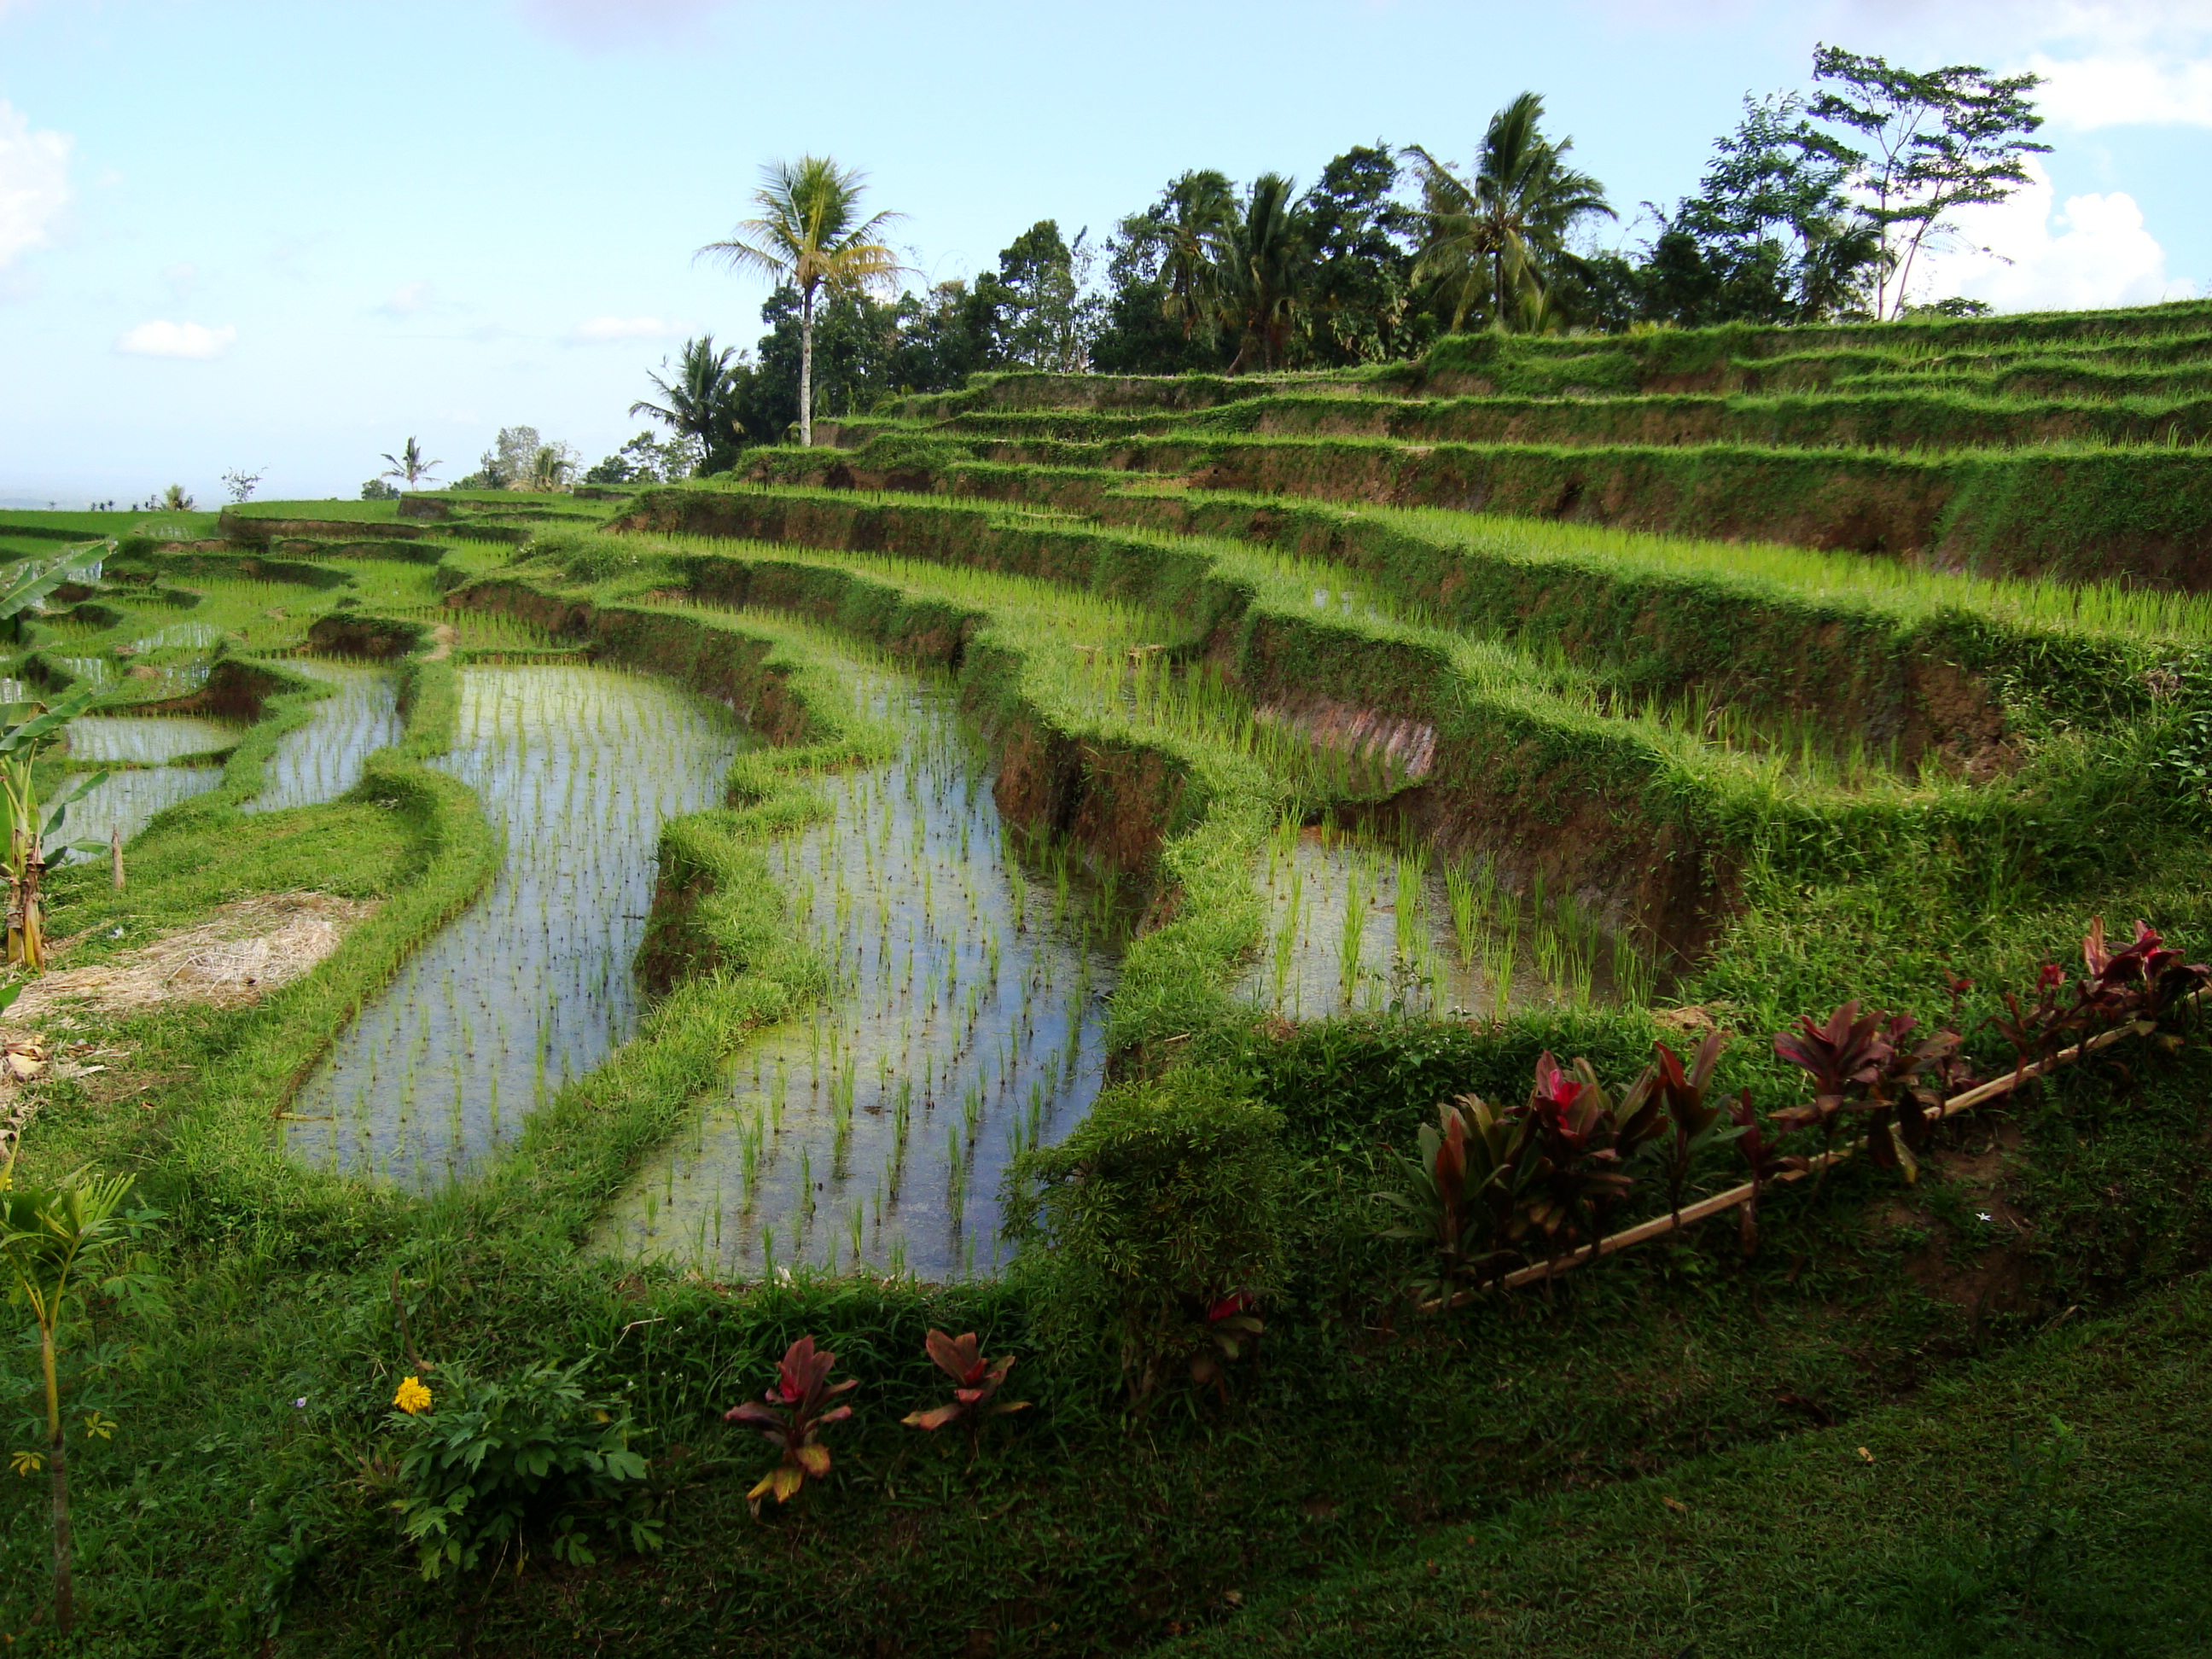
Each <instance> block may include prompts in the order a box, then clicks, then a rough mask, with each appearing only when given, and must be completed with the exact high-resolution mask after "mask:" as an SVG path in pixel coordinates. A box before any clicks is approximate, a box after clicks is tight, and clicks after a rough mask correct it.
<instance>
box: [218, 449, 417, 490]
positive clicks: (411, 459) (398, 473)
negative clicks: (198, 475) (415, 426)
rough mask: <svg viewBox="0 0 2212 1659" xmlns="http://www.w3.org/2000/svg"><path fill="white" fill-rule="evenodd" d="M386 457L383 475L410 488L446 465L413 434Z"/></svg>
mask: <svg viewBox="0 0 2212 1659" xmlns="http://www.w3.org/2000/svg"><path fill="white" fill-rule="evenodd" d="M384 459H386V460H387V461H389V462H391V463H392V465H390V466H388V467H386V469H385V471H384V473H383V476H384V477H387V478H398V479H401V480H403V481H404V482H405V483H406V485H407V487H408V488H409V489H414V488H415V487H416V485H417V484H419V483H422V482H424V481H425V480H426V479H428V477H429V476H430V473H431V471H432V470H433V469H434V468H436V467H441V466H443V465H445V463H444V462H443V461H434V460H430V459H427V458H426V457H425V456H424V455H423V453H422V445H420V444H418V443H416V441H415V440H414V439H413V438H412V437H411V436H410V438H409V439H408V440H407V441H406V442H405V443H404V444H402V445H400V446H399V453H398V454H397V455H389V454H387V455H386V457H385V458H384ZM257 481H258V480H257Z"/></svg>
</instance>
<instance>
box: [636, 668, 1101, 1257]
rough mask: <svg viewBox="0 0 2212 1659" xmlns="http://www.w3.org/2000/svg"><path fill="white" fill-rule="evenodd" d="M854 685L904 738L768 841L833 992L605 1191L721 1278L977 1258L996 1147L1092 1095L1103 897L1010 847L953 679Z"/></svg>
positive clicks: (890, 679)
mask: <svg viewBox="0 0 2212 1659" xmlns="http://www.w3.org/2000/svg"><path fill="white" fill-rule="evenodd" d="M851 683H852V684H854V685H855V687H856V689H857V690H858V691H859V694H860V700H861V702H862V706H863V707H864V708H868V709H870V710H871V711H872V713H873V714H875V715H876V716H877V717H878V718H879V719H881V720H884V721H886V722H887V723H889V724H890V725H891V726H893V727H894V728H895V729H896V731H897V732H899V733H900V734H901V743H900V748H899V751H898V753H897V756H896V758H895V759H894V760H892V761H891V762H890V763H888V764H886V765H881V766H875V767H869V768H864V769H855V770H854V771H850V772H846V773H839V774H833V775H829V776H826V777H824V778H823V780H822V781H821V783H820V787H821V788H822V790H823V793H825V794H826V795H827V796H828V797H829V804H830V805H831V808H832V811H831V813H830V816H829V817H828V818H827V819H825V820H823V821H821V822H818V823H814V824H812V825H810V826H808V827H807V828H805V829H802V830H800V831H799V832H797V833H796V834H794V835H793V836H789V837H787V839H786V840H784V841H783V842H781V843H779V844H778V845H777V846H776V847H775V848H774V849H772V851H771V854H770V857H771V862H772V864H773V865H774V866H775V868H776V870H777V872H778V874H779V876H780V878H781V885H782V887H783V890H784V892H785V894H786V895H787V900H788V902H789V903H790V906H791V909H792V912H793V916H794V919H795V920H796V921H798V922H799V925H800V926H801V927H803V928H804V930H805V933H807V935H808V936H809V937H810V938H811V939H812V940H813V941H814V943H815V944H816V945H817V948H818V949H819V950H820V951H822V953H823V956H824V957H826V958H828V959H829V960H830V961H831V962H832V963H833V964H834V968H835V972H836V989H835V990H834V991H833V992H832V994H830V996H829V998H828V999H827V1000H825V1002H824V1004H823V1006H821V1007H820V1008H819V1009H818V1010H817V1011H816V1012H814V1013H813V1014H812V1015H811V1017H809V1018H804V1019H800V1020H796V1021H793V1022H792V1023H791V1024H787V1025H786V1026H784V1027H781V1028H780V1029H778V1030H773V1031H770V1032H768V1033H765V1034H763V1036H762V1037H761V1038H760V1039H759V1040H758V1041H757V1042H754V1043H753V1044H751V1045H750V1046H749V1047H748V1048H746V1049H745V1051H744V1053H743V1054H741V1055H740V1056H739V1057H738V1060H737V1062H736V1064H735V1066H734V1070H733V1073H732V1077H731V1079H730V1087H729V1092H728V1095H727V1097H726V1098H724V1099H721V1100H720V1101H717V1102H715V1103H713V1104H712V1105H710V1106H709V1107H708V1109H706V1110H705V1111H703V1112H702V1115H700V1117H699V1118H698V1120H697V1121H696V1122H695V1123H694V1124H693V1125H692V1126H691V1127H690V1129H689V1130H688V1131H687V1132H686V1133H684V1134H683V1135H681V1136H680V1137H679V1138H678V1140H677V1142H676V1144H674V1145H673V1146H671V1147H670V1148H669V1149H668V1150H667V1152H665V1154H664V1156H663V1158H661V1160H660V1161H659V1164H658V1165H657V1166H656V1167H653V1168H650V1169H648V1170H647V1171H646V1172H645V1174H644V1175H643V1176H642V1177H641V1179H640V1180H639V1181H638V1182H636V1183H635V1185H634V1186H633V1187H632V1188H631V1189H630V1191H629V1193H627V1194H625V1195H624V1196H623V1199H622V1200H620V1201H619V1202H618V1203H617V1206H615V1208H614V1211H613V1213H612V1216H611V1220H610V1222H609V1224H608V1225H607V1226H606V1227H605V1230H604V1231H603V1235H602V1240H601V1242H602V1243H605V1245H607V1246H608V1247H610V1248H612V1249H617V1250H620V1251H622V1252H623V1253H625V1254H631V1253H641V1254H648V1255H660V1256H666V1257H672V1258H675V1259H677V1260H679V1261H685V1262H688V1263H691V1264H694V1265H696V1266H698V1267H702V1269H704V1270H706V1271H709V1272H716V1273H731V1274H737V1273H748V1274H750V1273H763V1272H772V1271H774V1270H775V1268H777V1267H784V1266H789V1265H791V1264H793V1263H796V1262H801V1261H805V1262H811V1263H815V1264H817V1265H820V1266H823V1267H829V1268H831V1269H833V1270H834V1269H836V1268H838V1267H860V1266H864V1265H865V1266H866V1267H872V1268H874V1269H876V1270H878V1271H881V1272H894V1273H896V1272H910V1273H918V1274H920V1275H921V1276H923V1277H925V1278H930V1279H948V1278H954V1277H957V1276H960V1275H963V1274H969V1273H981V1272H985V1271H987V1270H988V1269H989V1268H991V1267H994V1266H995V1265H996V1264H997V1263H998V1262H999V1261H1000V1260H1001V1259H1002V1258H1003V1256H1004V1255H1005V1251H1004V1247H1003V1246H1002V1245H1001V1243H1000V1239H999V1236H998V1225H999V1205H998V1189H999V1182H1000V1176H1001V1175H1002V1173H1003V1172H1004V1170H1005V1169H1006V1164H1007V1161H1008V1160H1009V1159H1010V1158H1012V1156H1013V1155H1014V1153H1015V1152H1017V1151H1018V1150H1019V1149H1020V1148H1022V1147H1024V1146H1032V1145H1037V1144H1042V1143H1043V1142H1047V1141H1050V1140H1053V1139H1057V1138H1058V1137H1060V1136H1061V1135H1063V1134H1065V1133H1066V1132H1067V1131H1068V1130H1069V1129H1070V1128H1072V1127H1073V1126H1074V1124H1075V1123H1076V1122H1077V1121H1079V1119H1080V1118H1081V1117H1082V1115H1083V1114H1084V1113H1085V1111H1086V1110H1087V1109H1089V1105H1090V1102H1091V1098H1092V1097H1093V1096H1094V1095H1095V1094H1096V1093H1097V1088H1098V1084H1099V1079H1100V1076H1101V1073H1102V1072H1103V1066H1104V1060H1105V1054H1104V1045H1103V1000H1104V994H1105V992H1106V990H1107V988H1108V987H1109V983H1110V981H1111V978H1112V975H1113V960H1112V957H1111V956H1110V955H1109V951H1108V949H1107V948H1106V943H1107V937H1108V933H1109V918H1107V917H1106V916H1105V915H1103V914H1102V910H1101V906H1100V903H1099V901H1098V899H1097V897H1096V896H1094V895H1092V894H1091V893H1090V892H1088V891H1087V890H1086V888H1085V885H1084V884H1082V883H1080V882H1079V881H1077V880H1075V879H1074V878H1072V876H1071V874H1070V872H1069V871H1068V870H1067V868H1066V866H1065V865H1064V864H1061V865H1059V866H1044V867H1043V868H1042V872H1041V871H1040V867H1039V866H1036V865H1032V864H1025V863H1024V861H1023V860H1022V859H1020V858H1019V857H1018V856H1017V855H1016V853H1015V850H1014V848H1013V847H1012V838H1011V836H1009V835H1008V833H1007V832H1006V828H1005V826H1003V825H1002V824H1001V823H1000V818H999V814H998V809H997V806H996V804H995V803H994V799H993V798H992V793H991V779H992V773H991V769H990V767H989V765H988V763H987V758H986V757H985V756H984V755H983V753H982V752H981V745H980V744H978V743H977V742H976V740H975V736H974V734H973V733H972V732H969V731H967V730H966V729H964V726H963V721H962V719H961V717H960V715H959V714H958V711H957V708H956V707H955V706H954V701H953V696H952V693H951V690H950V688H949V687H946V686H945V685H943V684H939V683H936V682H933V681H922V682H917V681H915V679H913V678H909V677H908V676H907V675H905V674H902V673H898V672H896V671H891V670H888V669H884V670H874V669H870V668H867V667H864V666H856V667H854V669H853V670H852V671H851Z"/></svg>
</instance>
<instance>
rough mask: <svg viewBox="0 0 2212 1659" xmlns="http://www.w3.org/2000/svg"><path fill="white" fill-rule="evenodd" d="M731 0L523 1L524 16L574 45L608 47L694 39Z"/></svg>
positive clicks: (597, 47) (596, 47) (595, 47)
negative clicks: (705, 24) (709, 17)
mask: <svg viewBox="0 0 2212 1659" xmlns="http://www.w3.org/2000/svg"><path fill="white" fill-rule="evenodd" d="M727 3H729V0H521V5H522V15H524V16H525V17H526V18H528V19H529V20H530V21H532V23H535V24H536V25H538V27H540V28H542V29H544V30H546V31H547V32H548V33H552V34H556V35H558V36H559V37H560V38H561V39H562V40H566V41H568V43H569V44H570V45H571V46H585V47H590V48H594V49H605V48H606V47H609V46H633V45H636V44H639V43H640V42H642V41H651V42H656V43H665V42H667V41H670V40H684V39H695V38H696V37H697V36H698V34H699V33H701V29H702V25H703V24H704V23H705V22H706V21H707V19H708V16H709V15H711V14H713V13H714V12H716V11H719V10H720V9H722V8H723V6H725V5H726V4H727Z"/></svg>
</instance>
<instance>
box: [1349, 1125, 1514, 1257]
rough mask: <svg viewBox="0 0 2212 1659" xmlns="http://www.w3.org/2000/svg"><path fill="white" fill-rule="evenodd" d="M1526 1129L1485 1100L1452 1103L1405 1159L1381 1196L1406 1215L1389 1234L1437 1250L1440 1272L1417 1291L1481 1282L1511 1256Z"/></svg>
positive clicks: (1424, 1130) (1386, 1231) (1386, 1235)
mask: <svg viewBox="0 0 2212 1659" xmlns="http://www.w3.org/2000/svg"><path fill="white" fill-rule="evenodd" d="M1524 1127H1525V1120H1524V1121H1515V1120H1514V1118H1513V1116H1512V1115H1511V1114H1510V1113H1506V1112H1501V1111H1499V1110H1498V1109H1497V1108H1495V1107H1493V1106H1492V1105H1491V1104H1490V1103H1488V1102H1487V1101H1486V1100H1484V1099H1483V1098H1482V1097H1480V1096H1479V1095H1462V1096H1460V1097H1459V1098H1458V1099H1456V1100H1453V1101H1448V1102H1446V1103H1444V1104H1443V1105H1441V1106H1439V1107H1437V1121H1436V1124H1435V1126H1434V1127H1431V1126H1430V1125H1428V1124H1423V1125H1422V1126H1421V1130H1420V1136H1419V1155H1418V1156H1416V1157H1413V1158H1407V1159H1406V1160H1405V1161H1404V1165H1403V1168H1404V1172H1405V1178H1404V1180H1403V1182H1402V1183H1401V1185H1400V1186H1399V1187H1398V1188H1395V1190H1391V1191H1387V1192H1383V1193H1378V1194H1376V1197H1378V1198H1379V1199H1381V1200H1383V1202H1384V1203H1385V1204H1389V1205H1390V1206H1393V1207H1395V1208H1396V1209H1398V1210H1400V1211H1402V1212H1404V1213H1405V1215H1406V1216H1407V1220H1406V1221H1404V1222H1401V1223H1400V1224H1398V1225H1395V1226H1391V1227H1387V1228H1385V1229H1384V1230H1383V1233H1382V1237H1384V1238H1407V1239H1425V1240H1426V1241H1427V1242H1428V1243H1429V1244H1430V1246H1431V1249H1432V1250H1433V1251H1434V1257H1435V1261H1436V1264H1437V1274H1436V1276H1435V1277H1434V1278H1433V1279H1422V1280H1419V1281H1417V1282H1416V1283H1415V1285H1414V1286H1413V1289H1414V1291H1415V1292H1416V1293H1417V1294H1419V1295H1421V1296H1423V1297H1433V1296H1437V1295H1442V1294H1447V1293H1449V1291H1451V1290H1452V1289H1454V1288H1455V1287H1456V1285H1458V1284H1460V1283H1461V1282H1462V1281H1466V1280H1472V1281H1474V1282H1475V1283H1477V1284H1480V1283H1482V1282H1484V1281H1485V1280H1486V1279H1488V1278H1489V1277H1490V1276H1492V1273H1494V1271H1495V1270H1496V1269H1497V1268H1498V1267H1500V1266H1502V1265H1503V1263H1504V1262H1505V1261H1510V1260H1511V1259H1512V1257H1513V1253H1512V1252H1511V1251H1510V1250H1509V1249H1505V1248H1504V1245H1505V1240H1506V1238H1507V1237H1508V1236H1509V1234H1510V1226H1511V1223H1512V1220H1513V1218H1514V1215H1515V1212H1516V1206H1517V1202H1518V1199H1519V1188H1518V1182H1517V1181H1516V1177H1517V1176H1524V1175H1525V1174H1526V1171H1527V1169H1528V1164H1526V1162H1525V1161H1524V1160H1523V1159H1522V1152H1524V1151H1525V1149H1526V1146H1527V1136H1526V1134H1525V1133H1524Z"/></svg>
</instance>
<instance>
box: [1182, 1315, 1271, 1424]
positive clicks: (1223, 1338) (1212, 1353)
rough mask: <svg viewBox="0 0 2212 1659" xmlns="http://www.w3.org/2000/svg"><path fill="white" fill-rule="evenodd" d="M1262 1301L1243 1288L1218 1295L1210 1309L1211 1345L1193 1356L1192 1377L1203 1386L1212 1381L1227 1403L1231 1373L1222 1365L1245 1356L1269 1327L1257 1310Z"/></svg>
mask: <svg viewBox="0 0 2212 1659" xmlns="http://www.w3.org/2000/svg"><path fill="white" fill-rule="evenodd" d="M1258 1306H1259V1304H1258V1303H1256V1302H1255V1301H1254V1300H1253V1299H1252V1297H1249V1296H1248V1295H1247V1294H1245V1292H1243V1291H1231V1292H1230V1293H1229V1294H1228V1295H1227V1296H1225V1297H1217V1298H1216V1299H1215V1300H1214V1301H1212V1302H1211V1303H1209V1304H1207V1306H1206V1343H1207V1346H1205V1347H1203V1348H1200V1350H1199V1351H1198V1352H1196V1353H1194V1354H1193V1355H1192V1356H1191V1357H1190V1380H1191V1381H1192V1382H1194V1383H1198V1384H1199V1385H1200V1387H1203V1386H1205V1385H1206V1383H1212V1384H1213V1386H1214V1389H1215V1391H1216V1392H1218V1394H1219V1395H1221V1398H1222V1400H1223V1401H1224V1402H1225V1403H1226V1401H1228V1399H1229V1376H1228V1373H1227V1372H1226V1371H1225V1370H1223V1369H1222V1367H1223V1366H1224V1365H1225V1364H1228V1363H1229V1362H1230V1361H1231V1360H1232V1359H1238V1358H1243V1353H1244V1350H1245V1348H1246V1346H1248V1345H1249V1344H1251V1343H1253V1342H1256V1341H1258V1340H1259V1339H1260V1334H1261V1332H1263V1331H1265V1330H1266V1329H1267V1327H1266V1326H1265V1325H1263V1324H1261V1322H1260V1316H1259V1315H1258V1313H1257V1312H1255V1309H1256V1308H1257V1307H1258Z"/></svg>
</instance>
